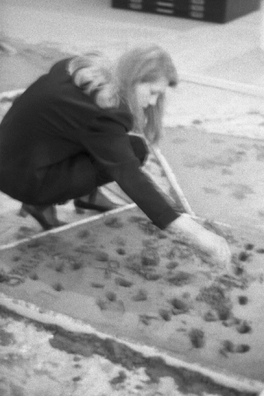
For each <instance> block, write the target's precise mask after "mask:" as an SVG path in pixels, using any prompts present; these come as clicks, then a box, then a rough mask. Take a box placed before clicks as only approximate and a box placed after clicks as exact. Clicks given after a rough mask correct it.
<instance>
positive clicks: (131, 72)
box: [68, 45, 178, 144]
mask: <svg viewBox="0 0 264 396" xmlns="http://www.w3.org/2000/svg"><path fill="white" fill-rule="evenodd" d="M68 73H69V74H70V75H71V76H72V79H73V83H74V84H75V85H76V86H78V87H79V88H81V89H82V90H83V92H84V93H85V94H87V95H90V94H91V93H92V92H94V91H95V92H96V96H95V100H96V103H97V105H98V106H99V107H102V108H110V107H118V105H119V103H120V100H123V101H125V102H126V103H127V105H128V106H129V109H130V111H131V113H132V114H133V119H134V125H133V132H135V133H139V134H143V135H144V136H145V137H146V139H147V141H148V142H149V143H150V144H156V143H158V142H159V140H160V138H161V136H162V132H163V128H162V121H163V115H164V102H165V95H164V94H160V95H159V97H158V100H157V103H156V105H155V106H148V107H147V108H146V109H142V108H141V107H140V106H139V104H138V100H137V95H136V86H137V84H140V83H148V82H150V83H151V82H156V81H157V80H159V79H160V78H165V79H166V80H167V81H168V86H170V87H175V86H176V85H177V83H178V76H177V71H176V68H175V66H174V64H173V61H172V59H171V57H170V55H169V54H168V53H167V52H166V51H165V50H163V49H162V48H161V47H159V46H157V45H151V46H144V47H137V48H134V49H131V50H129V51H127V52H126V53H124V54H123V55H122V56H121V57H120V58H119V59H118V60H117V63H116V65H115V68H114V67H113V66H112V64H111V62H110V60H109V59H108V58H106V57H105V56H104V55H103V54H102V53H101V52H99V51H98V52H97V51H91V52H88V53H86V54H85V55H83V56H76V57H74V58H72V59H71V61H70V62H69V64H68Z"/></svg>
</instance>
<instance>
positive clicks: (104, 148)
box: [81, 113, 179, 229]
mask: <svg viewBox="0 0 264 396" xmlns="http://www.w3.org/2000/svg"><path fill="white" fill-rule="evenodd" d="M123 117H126V114H123V113H121V114H118V113H117V114H115V115H111V114H110V115H109V114H108V115H106V114H101V116H99V117H96V119H94V121H92V123H90V127H89V132H88V131H82V132H81V140H82V144H83V145H84V146H85V148H86V149H87V151H88V152H89V153H90V155H92V157H93V158H94V159H95V160H96V161H97V163H99V164H100V166H102V167H103V168H104V169H105V170H106V171H107V172H108V174H109V175H110V176H111V177H112V179H113V180H114V181H116V182H117V183H118V185H119V186H120V187H121V189H122V190H123V191H124V192H125V193H126V194H127V195H128V196H129V197H130V198H131V199H132V201H134V202H135V203H136V204H137V205H138V207H139V208H140V209H141V210H142V211H143V212H144V213H145V214H146V215H147V216H148V217H149V219H150V220H151V221H152V222H153V223H154V224H155V225H156V226H158V227H159V228H161V229H164V228H166V227H167V225H168V224H170V223H171V222H172V221H173V220H175V219H176V218H177V217H178V216H179V214H177V212H176V211H175V209H174V207H173V201H172V200H171V199H170V198H169V197H167V196H166V195H165V194H164V193H163V192H162V191H161V190H160V189H159V187H158V186H157V185H155V184H154V183H153V181H152V179H151V178H150V177H149V176H148V175H147V174H146V173H144V171H143V170H142V169H141V167H140V162H139V160H138V158H137V157H136V156H135V154H134V151H133V149H132V147H131V144H130V139H129V136H128V134H127V130H126V127H125V125H126V123H125V122H124V119H123Z"/></svg>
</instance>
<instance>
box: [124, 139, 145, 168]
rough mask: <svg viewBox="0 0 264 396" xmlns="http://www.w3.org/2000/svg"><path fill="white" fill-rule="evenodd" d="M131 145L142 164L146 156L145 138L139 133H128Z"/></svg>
mask: <svg viewBox="0 0 264 396" xmlns="http://www.w3.org/2000/svg"><path fill="white" fill-rule="evenodd" d="M129 138H130V143H131V146H132V148H133V150H134V153H135V155H136V157H137V158H138V159H139V161H140V163H141V164H142V165H143V164H144V162H145V161H146V159H147V157H148V146H147V144H146V142H145V139H144V138H143V137H141V136H139V135H132V134H131V135H129Z"/></svg>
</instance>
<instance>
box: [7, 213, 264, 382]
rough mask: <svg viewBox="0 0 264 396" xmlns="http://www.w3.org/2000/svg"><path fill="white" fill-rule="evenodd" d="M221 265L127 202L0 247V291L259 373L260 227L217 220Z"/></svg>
mask: <svg viewBox="0 0 264 396" xmlns="http://www.w3.org/2000/svg"><path fill="white" fill-rule="evenodd" d="M205 225H206V226H207V227H208V228H210V229H212V230H214V232H216V233H219V234H221V235H224V236H225V237H226V238H227V240H228V242H229V244H230V247H231V249H232V253H233V259H232V266H231V271H227V270H226V269H225V268H219V267H218V266H216V265H215V264H214V263H212V262H210V260H208V257H204V256H203V255H202V254H201V252H199V251H198V250H197V249H196V248H195V247H192V246H191V247H190V246H189V245H188V244H186V241H184V239H183V238H182V235H180V234H178V233H175V232H168V231H166V232H165V231H160V230H159V229H157V228H156V227H155V226H153V225H152V224H151V223H150V222H149V221H148V220H146V218H145V216H144V215H143V214H142V213H141V212H140V211H139V210H138V209H137V208H131V209H127V210H123V211H120V212H118V213H115V214H113V213H112V214H108V215H104V216H100V218H99V219H97V220H94V221H91V222H89V223H87V224H85V223H84V224H82V225H79V226H76V227H70V228H68V229H66V230H64V231H63V230H62V231H61V232H59V233H56V234H49V235H46V236H44V237H42V238H37V239H32V240H30V241H27V242H23V243H21V244H18V245H17V246H15V247H13V248H9V249H5V250H2V251H1V258H0V259H1V266H2V274H1V280H2V282H1V284H0V285H1V286H0V291H1V292H2V293H4V294H5V295H7V296H10V297H12V298H15V299H20V300H24V301H27V302H30V303H34V304H36V305H37V306H39V307H41V308H42V309H44V310H45V309H48V310H51V311H55V312H58V313H62V314H66V315H68V316H70V317H73V318H75V319H80V320H82V321H83V322H84V323H87V324H88V323H89V324H91V325H92V326H94V327H95V328H96V329H98V330H100V331H104V332H106V333H108V334H111V335H114V336H117V337H118V338H120V339H122V338H124V339H131V340H133V341H135V342H138V343H141V344H142V345H149V346H155V347H157V348H160V349H162V350H163V351H166V352H167V353H168V354H169V355H173V356H176V357H178V358H181V359H183V361H186V362H191V363H198V364H203V365H204V366H206V367H210V368H211V369H215V370H218V371H223V372H225V373H232V374H233V375H239V376H242V377H246V378H249V379H252V380H259V381H264V377H263V367H264V361H263V356H264V350H263V345H264V342H263V341H264V340H263V325H264V317H263V301H262V298H261V296H262V295H263V278H264V272H263V269H262V261H263V252H264V245H263V234H262V233H260V232H256V231H255V230H251V231H249V230H248V229H230V228H222V227H220V226H219V225H215V224H212V223H210V222H207V223H206V224H205Z"/></svg>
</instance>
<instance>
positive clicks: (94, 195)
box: [73, 189, 118, 214]
mask: <svg viewBox="0 0 264 396" xmlns="http://www.w3.org/2000/svg"><path fill="white" fill-rule="evenodd" d="M100 200H101V201H102V202H103V203H102V204H100V203H99V204H98V203H96V201H99V202H100ZM104 202H106V203H104ZM73 203H74V206H75V210H76V213H79V214H80V213H84V209H89V210H96V211H97V212H108V211H109V210H113V209H116V208H117V207H118V206H117V205H115V204H114V203H113V202H111V201H110V200H109V199H108V198H107V197H105V196H104V194H102V193H101V192H100V190H98V189H94V190H93V191H92V192H91V193H90V194H89V197H88V201H84V200H82V199H81V198H77V199H75V200H74V201H73Z"/></svg>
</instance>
